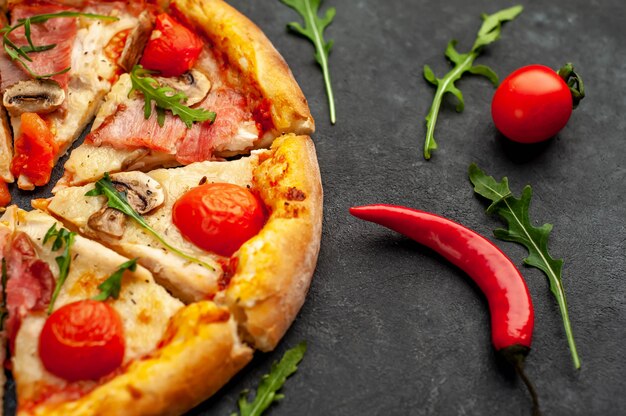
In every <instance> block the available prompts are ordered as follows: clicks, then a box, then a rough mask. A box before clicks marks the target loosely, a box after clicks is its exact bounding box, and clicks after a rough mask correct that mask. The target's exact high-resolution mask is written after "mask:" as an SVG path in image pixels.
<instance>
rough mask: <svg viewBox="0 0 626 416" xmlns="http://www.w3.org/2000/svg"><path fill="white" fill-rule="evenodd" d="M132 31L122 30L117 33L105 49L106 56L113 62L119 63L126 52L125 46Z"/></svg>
mask: <svg viewBox="0 0 626 416" xmlns="http://www.w3.org/2000/svg"><path fill="white" fill-rule="evenodd" d="M130 31H131V29H126V30H122V31H120V32H117V33H116V34H115V35H114V36H113V37H112V38H111V40H110V41H109V43H107V45H106V46H105V47H104V54H105V55H106V57H107V58H109V59H110V60H111V61H112V62H117V60H118V59H119V57H120V56H122V52H123V51H124V46H125V45H126V40H127V39H128V34H129V33H130Z"/></svg>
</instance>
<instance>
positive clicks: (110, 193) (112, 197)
mask: <svg viewBox="0 0 626 416" xmlns="http://www.w3.org/2000/svg"><path fill="white" fill-rule="evenodd" d="M100 195H102V196H105V197H106V198H107V205H108V206H109V208H113V209H116V210H118V211H120V212H122V213H124V214H125V215H127V216H128V217H130V218H132V219H133V220H135V222H136V223H137V224H139V225H140V226H141V227H142V228H143V229H144V230H146V231H148V232H149V233H150V234H152V235H153V236H154V238H156V239H157V240H158V241H159V242H160V243H161V244H163V246H165V247H166V248H167V249H169V250H170V251H172V252H174V253H176V254H177V255H178V256H180V257H182V258H184V259H185V260H188V261H190V262H192V263H196V264H199V265H201V266H203V267H206V268H207V269H209V270H215V269H214V268H213V266H211V265H210V264H207V263H205V262H203V261H201V260H198V259H196V258H195V257H192V256H190V255H188V254H185V253H183V252H182V251H180V250H179V249H177V248H176V247H174V246H172V245H171V244H169V243H168V242H167V241H166V240H165V239H164V238H163V237H161V235H159V233H157V232H156V230H155V229H154V228H152V227H150V225H148V223H147V222H146V220H144V219H143V217H142V216H141V215H139V214H138V213H137V212H136V211H135V210H134V209H133V207H131V206H130V204H129V203H128V199H126V193H125V192H120V191H118V190H117V189H116V188H115V186H114V185H113V182H111V178H110V176H109V173H108V172H106V173H105V174H104V177H103V178H102V179H100V180H99V181H98V182H96V183H95V188H94V189H92V190H91V191H89V192H87V193H86V194H85V196H100Z"/></svg>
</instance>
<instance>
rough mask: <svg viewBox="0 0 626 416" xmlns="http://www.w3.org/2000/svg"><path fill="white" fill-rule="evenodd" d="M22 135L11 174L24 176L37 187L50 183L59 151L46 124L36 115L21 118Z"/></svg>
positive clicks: (27, 114)
mask: <svg viewBox="0 0 626 416" xmlns="http://www.w3.org/2000/svg"><path fill="white" fill-rule="evenodd" d="M21 121H22V123H21V128H22V133H21V134H20V136H19V137H18V138H17V140H15V155H14V156H13V160H12V161H11V173H13V175H15V176H20V175H24V176H26V177H27V178H28V179H30V181H31V182H32V183H33V184H34V185H35V186H43V185H45V184H47V183H48V182H49V181H50V175H51V173H52V168H53V167H54V158H55V156H56V154H57V152H58V150H59V147H58V145H57V144H56V142H55V141H54V136H53V135H52V133H51V132H50V129H49V128H48V125H47V124H46V122H45V121H44V120H43V119H42V118H41V117H39V115H37V114H35V113H24V114H22V116H21Z"/></svg>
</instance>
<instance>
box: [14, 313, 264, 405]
mask: <svg viewBox="0 0 626 416" xmlns="http://www.w3.org/2000/svg"><path fill="white" fill-rule="evenodd" d="M251 359H252V350H251V349H250V348H248V347H246V346H245V345H242V344H240V343H239V341H238V338H237V334H236V327H235V324H234V322H233V321H232V318H230V315H229V313H228V311H227V310H226V309H224V308H222V307H219V306H217V305H215V304H214V303H213V302H209V301H204V302H199V303H195V304H193V305H189V306H187V307H185V308H184V309H182V310H181V311H180V312H178V313H177V314H176V315H175V316H174V317H173V318H172V320H171V321H170V324H169V327H168V329H167V330H166V332H165V334H164V336H163V341H162V346H161V347H160V348H159V349H157V350H156V351H155V352H154V353H153V354H151V356H149V357H146V358H145V359H143V360H138V361H135V362H133V363H131V364H130V366H129V367H128V369H127V370H126V371H125V372H124V373H123V374H121V375H119V376H117V377H115V378H113V379H112V380H110V381H109V382H107V383H105V384H103V385H101V386H100V387H98V388H97V389H95V390H93V391H92V392H90V393H89V394H87V395H85V396H83V397H81V398H80V399H78V400H75V401H71V402H66V403H57V404H48V405H43V406H38V407H36V408H35V409H34V410H32V411H28V410H25V409H21V410H20V412H19V413H18V415H24V416H25V415H47V416H57V415H58V416H61V415H63V416H65V415H85V416H87V415H90V416H96V415H103V416H104V415H128V416H132V415H138V416H139V415H141V416H147V415H177V414H181V413H183V412H185V411H186V410H189V409H191V408H192V407H194V406H196V405H197V404H199V403H200V402H202V401H203V400H205V399H206V398H207V397H209V396H210V395H212V394H213V393H215V392H216V391H217V390H218V389H219V388H220V387H221V386H223V385H224V384H225V383H226V382H227V381H228V380H229V379H230V378H231V377H232V376H233V375H235V374H236V373H237V372H238V371H239V370H241V368H243V367H244V366H245V365H246V364H247V363H248V362H249V361H250V360H251Z"/></svg>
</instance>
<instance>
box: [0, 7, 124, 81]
mask: <svg viewBox="0 0 626 416" xmlns="http://www.w3.org/2000/svg"><path fill="white" fill-rule="evenodd" d="M68 17H85V18H87V19H99V20H110V21H116V20H119V19H118V18H117V17H113V16H105V15H100V14H93V13H80V12H70V11H65V12H59V13H47V14H39V15H36V16H31V17H27V18H26V19H19V20H18V21H17V23H16V24H14V25H13V26H5V27H3V28H2V29H1V30H0V33H3V39H2V44H3V47H4V50H5V51H6V53H7V55H9V57H10V58H11V60H13V61H18V62H19V63H20V64H22V66H23V67H24V69H26V71H27V72H28V73H29V74H30V75H31V76H32V77H33V78H36V79H42V78H51V77H53V76H55V75H60V74H64V73H66V72H68V71H69V70H70V69H71V68H70V67H67V68H65V69H62V70H60V71H57V72H54V73H51V74H37V73H35V72H33V70H32V69H31V68H30V66H28V64H27V63H26V61H28V62H32V61H33V60H32V59H31V58H30V57H29V56H28V54H29V53H33V52H43V51H47V50H50V49H53V48H55V47H56V44H54V45H42V46H35V45H34V44H33V40H32V39H31V25H32V24H33V23H34V24H38V23H45V22H47V21H48V20H50V19H55V18H68ZM22 26H24V37H25V38H26V41H27V42H28V45H26V46H21V47H20V46H17V45H16V44H15V43H14V42H12V41H11V39H9V35H10V34H11V32H13V31H14V30H16V29H18V28H20V27H22Z"/></svg>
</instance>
